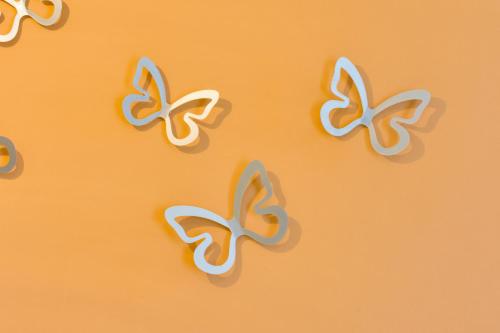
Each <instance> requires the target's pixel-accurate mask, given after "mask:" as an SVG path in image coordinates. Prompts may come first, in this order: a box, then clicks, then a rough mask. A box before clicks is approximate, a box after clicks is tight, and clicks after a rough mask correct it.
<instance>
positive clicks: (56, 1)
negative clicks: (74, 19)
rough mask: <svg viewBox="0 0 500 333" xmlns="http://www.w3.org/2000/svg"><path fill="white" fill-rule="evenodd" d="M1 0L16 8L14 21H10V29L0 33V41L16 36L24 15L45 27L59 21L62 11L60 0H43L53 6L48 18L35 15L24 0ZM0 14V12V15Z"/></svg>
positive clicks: (8, 40)
mask: <svg viewBox="0 0 500 333" xmlns="http://www.w3.org/2000/svg"><path fill="white" fill-rule="evenodd" d="M2 1H4V2H6V3H8V4H9V5H11V6H12V7H14V9H15V10H16V16H15V17H14V23H12V28H11V29H10V31H9V32H8V33H6V34H4V35H0V43H6V42H10V41H11V40H13V39H14V38H16V36H17V34H18V32H19V26H20V25H21V20H22V19H23V18H24V17H26V16H29V17H31V18H32V19H33V20H35V21H36V22H37V23H38V24H40V25H43V26H45V27H48V26H51V25H54V24H55V23H56V22H57V21H59V18H60V17H61V12H62V1H61V0H45V1H44V2H48V3H50V4H51V5H52V6H54V12H53V13H52V15H51V16H50V17H49V18H43V17H41V16H39V15H37V14H36V13H35V12H33V11H31V10H29V9H28V8H27V7H26V0H2ZM1 15H2V14H1V13H0V16H1Z"/></svg>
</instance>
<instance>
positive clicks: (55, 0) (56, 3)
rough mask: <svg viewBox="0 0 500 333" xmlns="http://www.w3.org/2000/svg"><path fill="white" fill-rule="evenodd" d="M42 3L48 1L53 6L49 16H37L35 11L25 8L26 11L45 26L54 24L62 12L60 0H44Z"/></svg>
mask: <svg viewBox="0 0 500 333" xmlns="http://www.w3.org/2000/svg"><path fill="white" fill-rule="evenodd" d="M43 2H44V3H46V2H48V3H50V4H51V5H52V6H53V7H54V10H53V12H52V15H50V17H47V18H45V17H42V16H39V15H38V14H37V13H35V12H34V11H32V10H30V9H28V8H26V12H27V13H28V15H29V16H30V17H32V18H33V19H34V20H35V21H36V22H37V23H38V24H40V25H43V26H45V27H48V26H51V25H54V24H55V23H56V22H57V21H59V19H60V18H61V13H62V7H63V6H62V0H44V1H43Z"/></svg>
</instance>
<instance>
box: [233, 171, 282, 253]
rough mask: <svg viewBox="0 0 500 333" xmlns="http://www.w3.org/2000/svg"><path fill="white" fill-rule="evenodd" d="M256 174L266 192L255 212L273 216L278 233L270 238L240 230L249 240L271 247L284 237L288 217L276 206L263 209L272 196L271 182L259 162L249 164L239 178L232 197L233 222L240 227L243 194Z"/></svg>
mask: <svg viewBox="0 0 500 333" xmlns="http://www.w3.org/2000/svg"><path fill="white" fill-rule="evenodd" d="M256 174H258V175H259V176H260V177H261V181H262V185H263V186H264V189H265V190H266V194H265V196H264V197H263V198H262V199H261V200H259V202H257V204H256V205H255V212H256V213H257V214H259V215H273V216H276V218H277V219H278V225H279V228H278V231H277V232H276V234H275V235H274V236H272V237H263V236H261V235H259V234H257V233H255V232H253V231H251V230H248V229H246V228H242V233H243V234H244V235H246V236H248V237H250V238H253V239H254V240H255V241H257V242H258V243H261V244H265V245H272V244H276V243H277V242H279V241H280V240H281V239H282V238H283V236H285V232H286V229H287V226H288V215H287V214H286V212H285V210H284V209H283V208H282V207H280V206H277V205H273V206H269V207H263V205H264V204H265V203H266V202H267V201H268V200H269V199H270V198H271V196H272V195H273V187H272V184H271V181H270V180H269V176H268V175H267V171H266V169H265V168H264V165H263V164H262V163H261V162H260V161H253V162H251V163H250V164H249V165H248V166H247V167H246V169H245V171H243V174H242V175H241V177H240V180H239V182H238V186H237V188H236V193H235V196H234V210H233V211H234V214H235V216H234V218H233V220H235V221H237V222H238V226H240V223H239V221H240V219H241V216H240V214H241V206H242V204H243V196H244V194H245V191H246V189H247V188H248V186H249V185H250V183H251V181H252V178H253V177H254V176H255V175H256Z"/></svg>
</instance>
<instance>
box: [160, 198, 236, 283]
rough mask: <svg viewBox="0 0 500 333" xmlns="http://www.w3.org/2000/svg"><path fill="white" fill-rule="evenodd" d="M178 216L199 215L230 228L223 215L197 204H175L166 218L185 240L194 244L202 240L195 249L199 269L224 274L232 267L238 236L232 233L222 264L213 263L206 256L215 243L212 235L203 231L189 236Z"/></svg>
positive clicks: (209, 272) (169, 209)
mask: <svg viewBox="0 0 500 333" xmlns="http://www.w3.org/2000/svg"><path fill="white" fill-rule="evenodd" d="M178 217H199V218H203V219H206V220H210V221H213V222H215V223H218V224H220V225H222V226H223V227H225V228H227V229H230V227H229V224H228V222H227V221H226V220H225V219H224V218H223V217H221V216H219V215H217V214H215V213H213V212H211V211H209V210H206V209H203V208H199V207H195V206H173V207H170V208H167V209H166V210H165V219H166V220H167V223H168V224H169V225H170V226H171V227H172V228H173V229H174V230H175V232H176V233H177V234H178V235H179V237H180V238H181V239H182V241H183V242H185V243H188V244H192V243H196V242H199V241H201V243H200V244H198V246H197V247H196V249H195V251H194V262H195V264H196V266H197V267H198V268H199V269H201V270H202V271H204V272H205V273H208V274H223V273H225V272H227V271H228V270H229V269H231V267H232V266H233V264H234V261H235V259H236V240H237V236H235V235H234V234H231V239H230V243H229V254H228V257H227V259H226V261H225V262H224V263H223V264H221V265H212V264H210V263H209V262H208V261H207V260H206V258H205V254H206V251H207V249H208V247H209V246H210V245H211V244H212V243H213V238H212V236H211V235H210V234H209V233H208V232H204V233H201V234H199V235H196V236H194V237H191V236H189V235H188V234H187V233H186V231H185V230H184V228H183V227H182V226H181V225H180V224H179V223H178V222H177V218H178Z"/></svg>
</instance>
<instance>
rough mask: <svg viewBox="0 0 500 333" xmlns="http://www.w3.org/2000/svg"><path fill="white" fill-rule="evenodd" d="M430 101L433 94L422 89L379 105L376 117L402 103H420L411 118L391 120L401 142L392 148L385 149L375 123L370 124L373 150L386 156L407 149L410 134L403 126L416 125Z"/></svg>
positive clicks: (402, 94) (389, 99) (400, 95)
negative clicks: (379, 138)
mask: <svg viewBox="0 0 500 333" xmlns="http://www.w3.org/2000/svg"><path fill="white" fill-rule="evenodd" d="M430 100H431V94H430V93H429V92H428V91H426V90H422V89H420V90H409V91H405V92H402V93H400V94H397V95H395V96H392V97H390V98H388V99H387V100H385V101H384V102H382V103H381V104H380V105H378V106H377V107H376V108H375V109H374V116H376V115H378V114H380V113H382V112H384V111H385V110H387V109H389V108H390V107H392V106H394V105H397V104H400V103H406V102H412V101H417V102H419V104H418V106H417V107H416V109H415V113H414V114H413V116H412V117H411V118H403V117H400V116H395V117H393V118H391V120H390V126H391V127H392V128H393V129H394V130H395V131H396V132H397V134H398V136H399V141H398V142H397V143H395V144H394V145H392V146H390V147H384V146H382V145H381V144H380V142H379V140H378V137H377V133H376V130H375V126H374V125H373V123H370V125H369V126H368V129H369V131H370V141H371V144H372V146H373V148H374V149H375V150H376V151H377V152H378V153H380V154H382V155H386V156H391V155H395V154H398V153H399V152H401V151H402V150H403V149H405V148H406V147H407V146H408V144H409V142H410V134H409V133H408V130H407V129H406V128H404V127H403V126H402V125H403V124H405V125H411V124H414V123H416V122H417V121H418V120H419V119H420V117H421V116H422V113H423V112H424V110H425V108H426V107H427V106H428V105H429V102H430Z"/></svg>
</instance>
